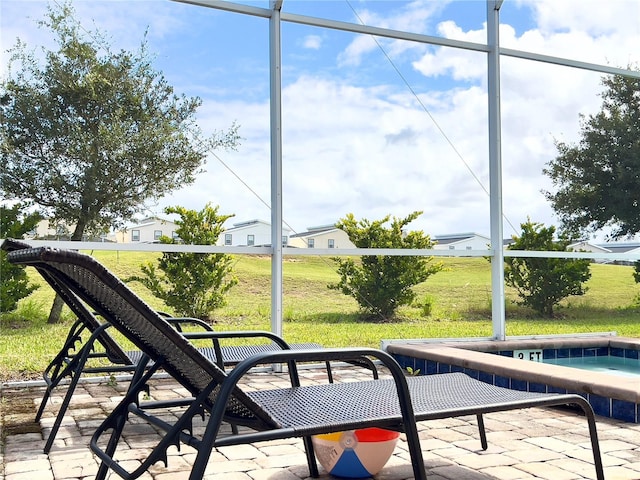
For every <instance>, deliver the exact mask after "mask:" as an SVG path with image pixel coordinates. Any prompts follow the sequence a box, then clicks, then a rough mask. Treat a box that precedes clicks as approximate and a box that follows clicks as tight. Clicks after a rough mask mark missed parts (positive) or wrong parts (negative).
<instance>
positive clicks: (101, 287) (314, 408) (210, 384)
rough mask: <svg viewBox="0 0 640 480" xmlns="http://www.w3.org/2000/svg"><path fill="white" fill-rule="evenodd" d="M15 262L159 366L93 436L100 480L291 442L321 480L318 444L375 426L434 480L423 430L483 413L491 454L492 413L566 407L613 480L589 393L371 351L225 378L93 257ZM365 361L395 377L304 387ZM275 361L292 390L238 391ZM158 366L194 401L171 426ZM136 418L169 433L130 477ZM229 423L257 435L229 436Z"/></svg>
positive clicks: (41, 251) (201, 468) (322, 355)
mask: <svg viewBox="0 0 640 480" xmlns="http://www.w3.org/2000/svg"><path fill="white" fill-rule="evenodd" d="M8 259H9V261H11V262H14V263H17V264H22V265H32V266H36V267H38V268H41V269H43V270H46V271H47V272H50V273H51V274H52V275H55V277H56V280H57V281H58V282H63V283H64V284H65V285H66V286H67V287H68V289H69V290H70V291H72V292H73V293H74V294H75V295H77V296H78V297H79V298H81V299H82V300H83V301H84V302H86V303H87V304H88V305H89V306H90V307H91V308H93V309H95V310H96V311H97V312H99V313H100V315H102V316H103V317H104V318H105V319H107V320H108V321H109V322H110V323H111V324H112V325H113V327H114V328H116V329H117V330H118V331H120V332H121V333H122V334H123V335H125V336H126V337H127V338H128V339H129V340H130V341H132V342H133V343H134V344H135V345H136V346H137V347H138V348H140V350H141V351H142V352H144V355H145V356H147V357H148V361H151V362H153V364H152V365H151V366H150V367H149V368H147V369H146V370H145V369H144V368H143V363H142V362H141V363H140V366H139V368H138V370H137V371H136V373H135V374H134V378H133V381H132V383H131V385H130V387H129V391H128V392H127V394H126V395H125V397H124V398H123V400H122V401H121V402H120V403H119V404H118V406H117V407H116V408H115V410H114V411H113V412H112V413H111V414H110V415H109V416H108V417H107V418H106V420H105V421H104V422H103V423H102V424H101V425H100V427H99V428H98V429H97V430H96V432H95V434H94V435H93V438H92V440H91V443H90V446H91V449H92V450H93V452H94V453H95V454H96V455H97V456H98V457H99V458H100V459H101V461H102V463H101V466H100V469H99V471H98V474H97V476H96V478H97V479H99V480H101V479H104V478H105V477H106V475H107V473H108V471H109V469H111V470H112V471H114V472H115V473H117V474H118V475H120V476H121V477H122V478H125V479H133V478H137V477H139V476H140V475H142V474H143V473H144V472H145V471H147V469H149V467H151V466H152V465H153V464H154V463H156V462H158V461H163V462H164V463H165V464H166V461H167V449H168V448H169V447H170V446H172V445H178V444H179V443H180V442H183V443H185V444H189V445H190V446H192V447H194V448H195V449H196V450H197V456H196V459H195V462H194V465H193V468H192V470H191V476H190V478H191V479H192V480H195V479H201V478H202V477H203V475H204V472H205V468H206V466H207V463H208V461H209V457H210V454H211V451H212V449H213V448H215V447H220V446H227V445H237V444H246V443H251V442H257V441H266V440H276V439H283V438H292V437H300V438H302V439H303V442H304V445H305V448H306V452H307V462H308V467H309V472H310V474H311V476H313V477H317V476H318V467H317V464H316V462H315V456H314V453H313V445H312V442H311V436H312V435H315V434H323V433H330V432H336V431H343V430H351V429H355V428H366V427H380V428H387V429H391V430H396V431H400V432H404V433H405V434H406V438H407V442H408V448H409V453H410V455H411V461H412V466H413V473H414V477H415V478H416V479H417V480H425V479H426V472H425V469H424V463H423V458H422V451H421V448H420V442H419V439H418V431H417V426H416V422H418V421H426V420H431V419H439V418H449V417H456V416H462V415H476V417H477V419H478V428H479V431H480V440H481V444H482V447H483V448H485V449H486V448H487V439H486V434H485V430H484V423H483V414H485V413H490V412H499V411H511V410H518V409H522V408H529V407H545V406H554V405H567V404H571V405H576V406H578V407H579V408H581V409H582V410H583V412H584V414H585V416H586V421H587V423H588V427H589V432H590V436H591V448H592V452H593V458H594V466H595V471H596V477H597V478H598V479H599V480H603V479H604V473H603V468H602V460H601V457H600V448H599V443H598V438H597V432H596V423H595V418H594V413H593V410H592V409H591V406H590V405H589V403H588V402H587V401H586V400H585V399H584V398H583V397H581V396H580V395H574V394H546V393H532V392H522V391H515V390H509V389H504V388H500V387H496V386H493V385H490V384H487V383H484V382H481V381H478V380H475V379H472V378H471V377H469V376H467V375H465V374H464V373H448V374H439V375H427V376H410V377H407V376H405V375H404V372H403V370H402V368H401V367H400V366H399V365H398V363H397V362H396V361H395V360H394V359H393V358H392V357H391V356H389V355H388V354H386V353H385V352H382V351H380V350H376V349H368V348H348V349H321V350H298V351H296V350H287V351H281V352H270V353H263V354H259V355H255V356H253V357H251V358H248V359H246V360H244V361H242V362H241V363H239V364H238V365H237V366H236V367H235V368H233V369H232V370H231V371H229V372H225V371H223V370H222V369H221V368H220V367H219V366H218V365H217V364H216V363H215V362H212V361H210V360H209V359H208V358H206V357H205V356H204V355H203V354H202V353H201V352H199V351H198V350H197V349H196V348H194V347H193V345H192V344H191V343H190V342H189V341H188V340H187V339H186V338H185V337H184V336H183V335H182V334H181V333H180V332H178V331H177V330H176V329H175V328H173V327H172V326H171V325H170V324H169V323H168V322H167V321H166V319H164V318H163V317H162V316H161V315H159V314H158V313H157V312H155V311H154V310H153V309H151V308H150V307H149V306H148V305H147V304H145V303H144V302H143V301H142V300H141V299H140V298H138V297H137V296H136V295H135V294H134V293H133V292H131V291H130V290H129V289H128V288H127V287H126V285H124V284H123V283H122V282H120V281H119V280H118V279H117V278H116V277H115V276H114V275H112V274H111V273H110V272H109V271H108V270H106V269H105V268H104V267H103V266H102V265H100V264H99V263H97V262H96V261H95V260H94V259H92V258H91V257H88V256H86V255H83V254H80V253H77V252H73V251H64V250H57V249H51V248H37V249H28V250H20V251H16V252H12V253H10V254H9V255H8ZM363 357H368V358H375V359H377V360H379V361H380V362H382V363H383V364H384V365H385V366H386V367H387V368H388V369H389V371H390V373H391V375H392V379H372V380H368V381H360V382H353V383H327V384H321V385H312V386H301V385H300V382H299V380H298V376H297V367H296V364H297V362H300V361H304V362H308V361H333V360H341V361H345V360H353V359H358V358H363ZM274 362H277V363H284V364H287V365H288V371H289V377H290V382H291V386H290V387H286V388H277V389H274V390H267V391H245V390H243V389H242V388H241V387H240V386H239V384H238V382H239V381H240V380H241V379H242V378H243V377H244V376H245V375H246V374H247V372H248V371H249V370H250V369H251V368H253V367H254V366H255V365H259V364H262V363H267V364H271V363H274ZM159 368H162V369H163V370H164V371H166V372H167V373H169V375H171V376H172V377H173V378H174V379H175V380H176V381H178V382H179V383H180V384H181V385H182V386H183V387H184V388H186V389H187V390H188V391H189V392H190V393H191V395H192V396H193V398H192V399H190V400H189V401H188V402H187V403H186V405H185V406H184V407H185V408H184V410H183V411H182V413H181V415H180V416H179V417H178V420H177V421H176V422H175V423H167V421H166V417H161V416H156V415H154V414H153V412H154V409H153V408H152V407H157V406H167V405H168V404H164V403H163V402H160V403H159V404H158V403H157V402H156V403H155V404H153V405H147V404H144V403H140V401H139V396H140V393H141V392H143V391H144V390H145V385H146V383H147V381H148V380H149V379H150V378H151V376H152V375H153V373H154V372H155V371H156V370H157V369H159ZM130 414H136V415H139V416H140V417H142V418H143V419H146V420H147V421H149V422H151V423H152V424H153V425H154V426H156V427H158V428H160V429H161V430H164V431H165V434H164V436H163V437H162V439H161V440H160V441H159V443H158V444H157V445H156V446H155V447H154V448H153V450H152V451H151V453H150V454H149V456H148V457H147V458H146V459H144V460H143V461H142V463H141V465H140V466H139V467H138V468H135V469H133V470H131V471H128V470H127V469H126V468H124V466H123V465H124V464H121V463H119V462H118V461H117V460H116V458H115V456H116V449H117V446H118V443H119V441H120V437H121V434H122V431H123V428H124V426H125V424H126V422H127V418H128V416H129V415H130ZM203 414H208V417H207V420H206V427H205V430H204V433H203V434H202V435H201V436H196V435H194V434H193V433H192V432H193V429H192V420H193V419H194V417H196V416H197V417H200V416H201V415H203ZM223 421H229V422H231V423H232V424H236V425H244V426H247V427H250V428H251V429H252V430H251V431H249V432H248V433H244V431H243V433H239V434H235V435H228V436H221V435H220V434H219V433H220V427H221V424H222V422H223ZM103 436H104V437H105V438H103ZM105 443H106V446H105Z"/></svg>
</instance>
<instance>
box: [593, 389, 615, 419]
mask: <svg viewBox="0 0 640 480" xmlns="http://www.w3.org/2000/svg"><path fill="white" fill-rule="evenodd" d="M589 403H590V404H591V406H592V407H593V411H594V412H596V414H598V415H603V416H605V417H610V416H611V399H610V398H605V397H601V396H600V395H593V394H591V395H589Z"/></svg>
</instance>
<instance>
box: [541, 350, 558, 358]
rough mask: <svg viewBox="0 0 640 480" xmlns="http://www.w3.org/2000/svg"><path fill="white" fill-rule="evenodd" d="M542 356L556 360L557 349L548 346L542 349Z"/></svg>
mask: <svg viewBox="0 0 640 480" xmlns="http://www.w3.org/2000/svg"><path fill="white" fill-rule="evenodd" d="M542 358H543V359H544V360H554V359H555V358H556V349H555V348H547V349H546V350H543V351H542Z"/></svg>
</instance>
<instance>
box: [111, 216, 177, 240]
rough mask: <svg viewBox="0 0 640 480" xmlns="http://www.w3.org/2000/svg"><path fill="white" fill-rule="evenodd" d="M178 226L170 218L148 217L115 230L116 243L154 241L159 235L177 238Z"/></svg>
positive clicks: (158, 238)
mask: <svg viewBox="0 0 640 480" xmlns="http://www.w3.org/2000/svg"><path fill="white" fill-rule="evenodd" d="M177 229H178V226H177V225H176V224H175V223H173V222H172V221H171V220H166V219H163V218H159V217H148V218H145V219H143V220H140V222H138V223H136V224H133V225H130V226H128V227H126V228H125V229H123V230H119V231H118V232H116V242H118V243H132V242H137V243H155V242H158V241H159V240H160V237H162V236H166V237H170V238H177V235H176V230H177Z"/></svg>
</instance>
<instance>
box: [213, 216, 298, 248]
mask: <svg viewBox="0 0 640 480" xmlns="http://www.w3.org/2000/svg"><path fill="white" fill-rule="evenodd" d="M290 232H291V230H289V229H288V228H284V227H283V229H282V245H284V246H287V245H288V244H289V233H290ZM217 245H220V246H223V245H224V246H227V247H237V246H242V247H243V246H247V247H252V246H265V245H271V224H270V223H269V222H265V221H264V220H247V221H246V222H239V223H234V224H233V227H231V228H228V229H226V230H225V231H224V232H222V234H221V235H220V238H218V243H217Z"/></svg>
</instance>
